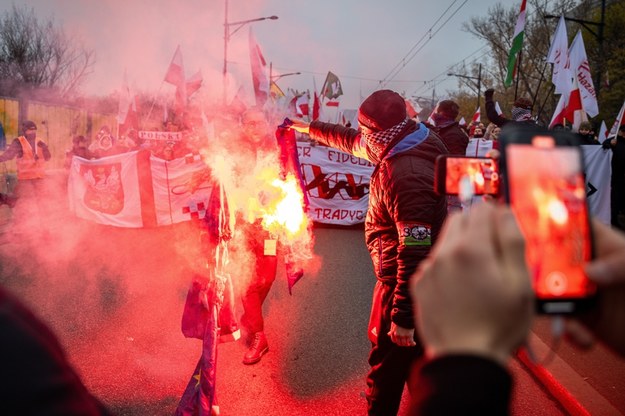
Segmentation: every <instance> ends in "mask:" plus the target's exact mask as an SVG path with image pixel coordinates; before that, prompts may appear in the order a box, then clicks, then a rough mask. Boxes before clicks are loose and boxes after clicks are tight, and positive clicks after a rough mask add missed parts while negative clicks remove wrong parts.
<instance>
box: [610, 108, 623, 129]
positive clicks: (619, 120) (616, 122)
mask: <svg viewBox="0 0 625 416" xmlns="http://www.w3.org/2000/svg"><path fill="white" fill-rule="evenodd" d="M623 124H625V102H623V105H622V106H621V111H619V112H618V116H616V120H614V124H613V125H612V128H611V129H610V136H616V135H617V134H618V128H619V127H620V126H622V125H623Z"/></svg>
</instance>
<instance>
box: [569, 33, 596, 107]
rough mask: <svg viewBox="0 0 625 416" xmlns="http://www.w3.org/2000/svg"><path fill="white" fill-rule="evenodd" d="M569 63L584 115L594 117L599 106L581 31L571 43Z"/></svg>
mask: <svg viewBox="0 0 625 416" xmlns="http://www.w3.org/2000/svg"><path fill="white" fill-rule="evenodd" d="M569 62H570V66H571V72H572V75H573V78H574V79H575V80H577V83H578V85H579V91H580V95H581V98H582V105H583V106H584V110H586V113H588V115H589V116H590V117H594V116H596V115H597V114H599V105H598V104H597V94H596V91H595V86H594V84H593V82H592V75H591V73H590V65H589V64H588V57H587V56H586V47H585V46H584V39H583V38H582V32H581V30H580V31H578V32H577V35H576V36H575V39H573V42H571V47H570V48H569ZM573 88H575V87H573Z"/></svg>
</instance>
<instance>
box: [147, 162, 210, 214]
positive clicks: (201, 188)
mask: <svg viewBox="0 0 625 416" xmlns="http://www.w3.org/2000/svg"><path fill="white" fill-rule="evenodd" d="M150 165H151V167H152V187H153V189H154V208H155V212H156V224H157V225H169V224H175V223H179V222H183V221H189V220H190V219H191V218H204V215H205V214H206V209H207V208H208V201H209V198H210V195H211V192H212V190H213V188H214V181H213V180H212V177H211V176H210V170H209V169H208V167H207V166H206V164H205V163H204V162H203V161H202V159H201V158H200V156H199V155H194V156H189V157H184V158H180V159H174V160H172V161H166V160H163V159H160V158H157V157H154V156H150Z"/></svg>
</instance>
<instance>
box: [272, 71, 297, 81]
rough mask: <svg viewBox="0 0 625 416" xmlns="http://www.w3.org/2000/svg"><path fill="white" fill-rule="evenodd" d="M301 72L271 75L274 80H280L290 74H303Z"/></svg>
mask: <svg viewBox="0 0 625 416" xmlns="http://www.w3.org/2000/svg"><path fill="white" fill-rule="evenodd" d="M301 74H302V73H301V72H289V73H286V74H280V75H270V76H269V77H270V78H271V80H272V81H276V80H279V79H280V78H282V77H288V76H289V75H301Z"/></svg>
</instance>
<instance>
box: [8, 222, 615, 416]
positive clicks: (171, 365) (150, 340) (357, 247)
mask: <svg viewBox="0 0 625 416" xmlns="http://www.w3.org/2000/svg"><path fill="white" fill-rule="evenodd" d="M43 228H44V229H43V230H39V231H38V232H37V234H35V235H27V236H20V237H19V239H18V237H17V236H14V235H12V234H11V233H10V231H9V232H5V233H4V234H3V235H2V237H1V239H0V257H1V260H2V263H1V269H0V283H2V284H3V285H4V286H6V287H8V288H9V289H10V290H12V291H14V292H15V293H16V294H17V295H18V296H20V297H21V298H22V299H24V301H25V302H26V303H27V304H29V305H30V306H31V308H32V309H33V310H34V311H35V312H36V313H37V314H38V315H40V316H41V317H43V319H44V320H46V321H47V322H48V323H49V324H50V326H52V328H53V329H54V330H55V331H56V333H57V334H58V335H59V338H60V339H61V342H62V343H63V345H64V346H65V348H66V349H67V351H68V354H69V357H70V359H71V361H72V362H73V363H74V365H75V367H76V368H77V369H78V371H79V372H80V374H81V376H82V377H83V379H84V381H85V383H86V384H87V386H88V387H89V388H90V389H91V390H92V391H93V392H94V393H95V394H96V395H97V396H98V397H100V398H101V399H102V400H103V401H104V402H105V403H106V404H107V405H109V407H110V408H111V409H112V410H113V411H114V412H115V413H116V414H120V415H147V414H149V415H171V414H173V412H174V409H175V407H176V405H177V402H178V400H179V398H180V396H181V394H182V392H183V390H184V387H185V386H186V383H187V382H188V380H189V377H191V375H192V372H193V369H194V367H195V364H196V362H197V359H198V358H199V356H200V353H201V342H200V341H199V340H194V339H185V338H184V337H183V335H182V334H181V332H180V317H181V313H182V308H183V305H184V298H185V295H186V289H187V285H188V282H189V278H190V272H189V265H188V263H190V262H192V261H193V259H194V256H195V255H196V254H197V252H196V251H194V250H196V249H197V248H194V247H193V239H189V238H188V237H189V235H190V234H191V233H192V231H191V230H189V229H188V228H186V227H185V226H182V227H172V228H163V229H146V230H130V229H114V228H111V227H103V226H96V225H93V224H87V223H84V222H81V221H79V220H73V219H72V220H70V219H67V220H66V221H63V222H62V223H61V225H60V226H59V225H58V224H57V226H52V227H47V226H44V227H43ZM44 231H45V232H44ZM33 247H36V248H37V249H36V250H33ZM181 253H182V255H181ZM315 253H316V255H317V259H318V262H317V266H316V267H312V268H310V269H309V270H307V271H306V274H305V276H304V278H303V279H302V280H301V281H300V282H299V283H297V284H296V286H295V287H294V290H293V295H289V294H288V290H287V285H286V279H285V277H284V267H283V263H280V266H279V275H278V278H277V280H276V283H275V284H274V287H273V288H272V291H271V293H270V296H269V298H268V300H267V302H266V304H265V312H266V333H267V336H268V339H269V344H270V352H269V353H268V354H267V355H266V356H265V357H263V359H262V360H261V362H260V363H258V364H256V365H252V366H245V365H243V364H242V363H241V358H242V356H243V353H244V351H245V350H244V346H243V344H242V342H234V343H226V344H221V345H220V346H219V360H218V367H217V378H218V381H217V383H218V385H217V395H218V401H219V405H220V408H221V412H222V413H221V414H222V415H237V416H247V415H250V416H256V415H276V416H279V415H289V416H294V415H362V414H365V409H366V402H365V399H364V387H365V382H364V377H365V374H366V371H367V368H368V365H367V354H368V350H369V343H368V340H367V338H366V326H367V320H368V315H369V307H370V300H371V291H372V288H373V284H374V278H373V273H372V270H371V262H370V260H369V257H368V254H367V252H366V249H365V247H364V241H363V231H362V229H342V228H325V227H322V228H316V229H315ZM22 259H27V261H26V262H21V260H22ZM538 332H540V331H538ZM559 352H560V351H559ZM567 354H569V352H568V351H565V353H564V354H563V356H565V357H566V355H567ZM567 359H568V358H567ZM607 359H609V360H610V361H606V360H607ZM613 360H614V358H612V357H608V358H606V357H605V356H604V355H603V354H602V353H598V355H597V356H593V357H592V360H588V361H586V360H584V359H582V360H581V361H582V362H583V364H585V366H586V369H585V371H587V372H588V373H589V374H590V373H595V372H596V373H597V374H599V375H598V376H597V377H598V378H599V379H601V378H602V376H601V375H602V374H607V373H610V372H613V371H614V370H616V371H617V374H616V376H614V375H611V376H610V377H611V379H612V380H615V381H614V385H615V386H616V387H615V388H614V389H612V391H610V388H609V387H607V388H606V389H603V388H602V387H597V383H594V385H590V389H591V390H593V392H594V393H596V392H597V391H599V392H600V396H601V397H604V398H605V397H607V398H608V399H606V400H607V401H608V402H609V403H611V405H612V406H614V407H609V408H608V409H610V410H609V411H613V409H614V408H617V409H620V411H623V407H622V401H623V399H622V398H623V397H624V396H623V391H622V390H621V389H622V380H623V377H619V374H622V373H618V372H620V371H622V366H621V367H618V366H616V367H615V366H614V365H613V362H614V361H613ZM570 361H571V362H573V364H574V365H576V366H578V365H579V363H576V362H574V361H576V360H570ZM577 361H580V360H577ZM566 362H567V363H568V361H566ZM593 363H594V364H593ZM621 364H622V363H619V365H621ZM511 371H512V372H513V374H514V377H515V382H516V384H515V388H514V393H513V396H514V400H513V403H512V410H511V413H512V414H513V415H563V414H567V411H565V410H564V408H563V407H562V406H561V405H560V404H559V403H558V402H557V401H556V400H554V399H553V398H552V396H551V395H550V394H548V393H547V392H546V390H545V389H544V388H543V387H542V385H541V384H540V383H537V381H536V380H535V379H534V378H533V377H532V376H531V375H530V373H529V372H528V371H527V370H526V368H525V367H524V366H523V365H522V364H520V363H519V362H518V361H516V360H513V361H512V362H511ZM582 374H585V373H584V372H582ZM577 376H579V374H577ZM571 379H572V381H571V380H568V381H567V383H568V382H569V381H570V382H572V383H577V384H576V386H577V387H576V388H578V387H580V386H581V389H582V391H586V390H585V389H588V387H587V386H585V385H581V384H580V382H579V381H578V379H577V378H575V377H572V378H571ZM580 379H582V380H583V377H580ZM584 381H585V380H584ZM599 381H600V380H599ZM617 381H618V383H617ZM609 383H610V382H608V384H609ZM599 384H600V383H599ZM594 393H593V395H592V397H593V398H594V397H596V396H595V395H594ZM582 396H583V394H582V393H580V394H579V397H580V398H582V399H583V400H584V398H583V397H582ZM405 399H406V400H407V395H405ZM406 400H405V401H406ZM404 409H405V406H403V407H402V414H403V412H404V411H405V410H404ZM593 414H618V412H617V413H601V412H599V413H593Z"/></svg>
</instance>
